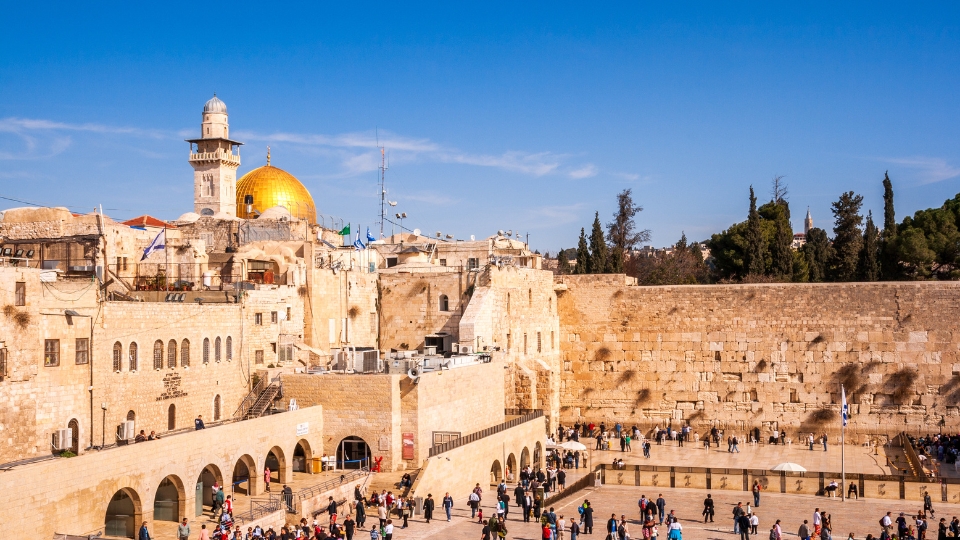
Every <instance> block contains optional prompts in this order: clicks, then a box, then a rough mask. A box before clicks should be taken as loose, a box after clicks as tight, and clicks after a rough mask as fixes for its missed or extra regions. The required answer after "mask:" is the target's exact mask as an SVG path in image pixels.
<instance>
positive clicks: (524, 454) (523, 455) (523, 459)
mask: <svg viewBox="0 0 960 540" xmlns="http://www.w3.org/2000/svg"><path fill="white" fill-rule="evenodd" d="M529 466H530V449H529V448H527V447H526V446H524V447H523V450H522V451H521V452H520V469H521V470H523V469H526V468H527V467H529Z"/></svg>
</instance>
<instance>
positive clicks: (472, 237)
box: [470, 234, 477, 242]
mask: <svg viewBox="0 0 960 540" xmlns="http://www.w3.org/2000/svg"><path fill="white" fill-rule="evenodd" d="M476 240H477V237H476V236H474V235H472V234H471V235H470V241H471V242H475V241H476Z"/></svg>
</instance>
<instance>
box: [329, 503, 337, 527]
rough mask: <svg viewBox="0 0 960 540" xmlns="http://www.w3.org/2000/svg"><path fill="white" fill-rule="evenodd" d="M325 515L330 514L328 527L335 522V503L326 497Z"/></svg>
mask: <svg viewBox="0 0 960 540" xmlns="http://www.w3.org/2000/svg"><path fill="white" fill-rule="evenodd" d="M327 500H328V502H327V513H328V514H330V525H333V524H334V523H336V522H337V501H335V500H333V497H328V499H327Z"/></svg>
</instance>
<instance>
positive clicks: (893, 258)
mask: <svg viewBox="0 0 960 540" xmlns="http://www.w3.org/2000/svg"><path fill="white" fill-rule="evenodd" d="M896 243H897V215H896V213H895V212H894V210H893V183H892V182H890V175H889V174H888V173H887V172H884V173H883V232H882V233H881V234H880V247H879V249H880V276H881V278H882V279H884V280H886V281H889V280H894V279H897V278H898V277H899V276H900V264H899V259H898V257H897V246H896Z"/></svg>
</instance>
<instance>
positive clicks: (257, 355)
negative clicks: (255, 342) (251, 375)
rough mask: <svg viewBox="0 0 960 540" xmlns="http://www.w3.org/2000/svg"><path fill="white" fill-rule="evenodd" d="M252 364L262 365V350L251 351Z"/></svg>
mask: <svg viewBox="0 0 960 540" xmlns="http://www.w3.org/2000/svg"><path fill="white" fill-rule="evenodd" d="M253 363H254V364H262V363H263V349H261V350H259V351H253Z"/></svg>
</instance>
